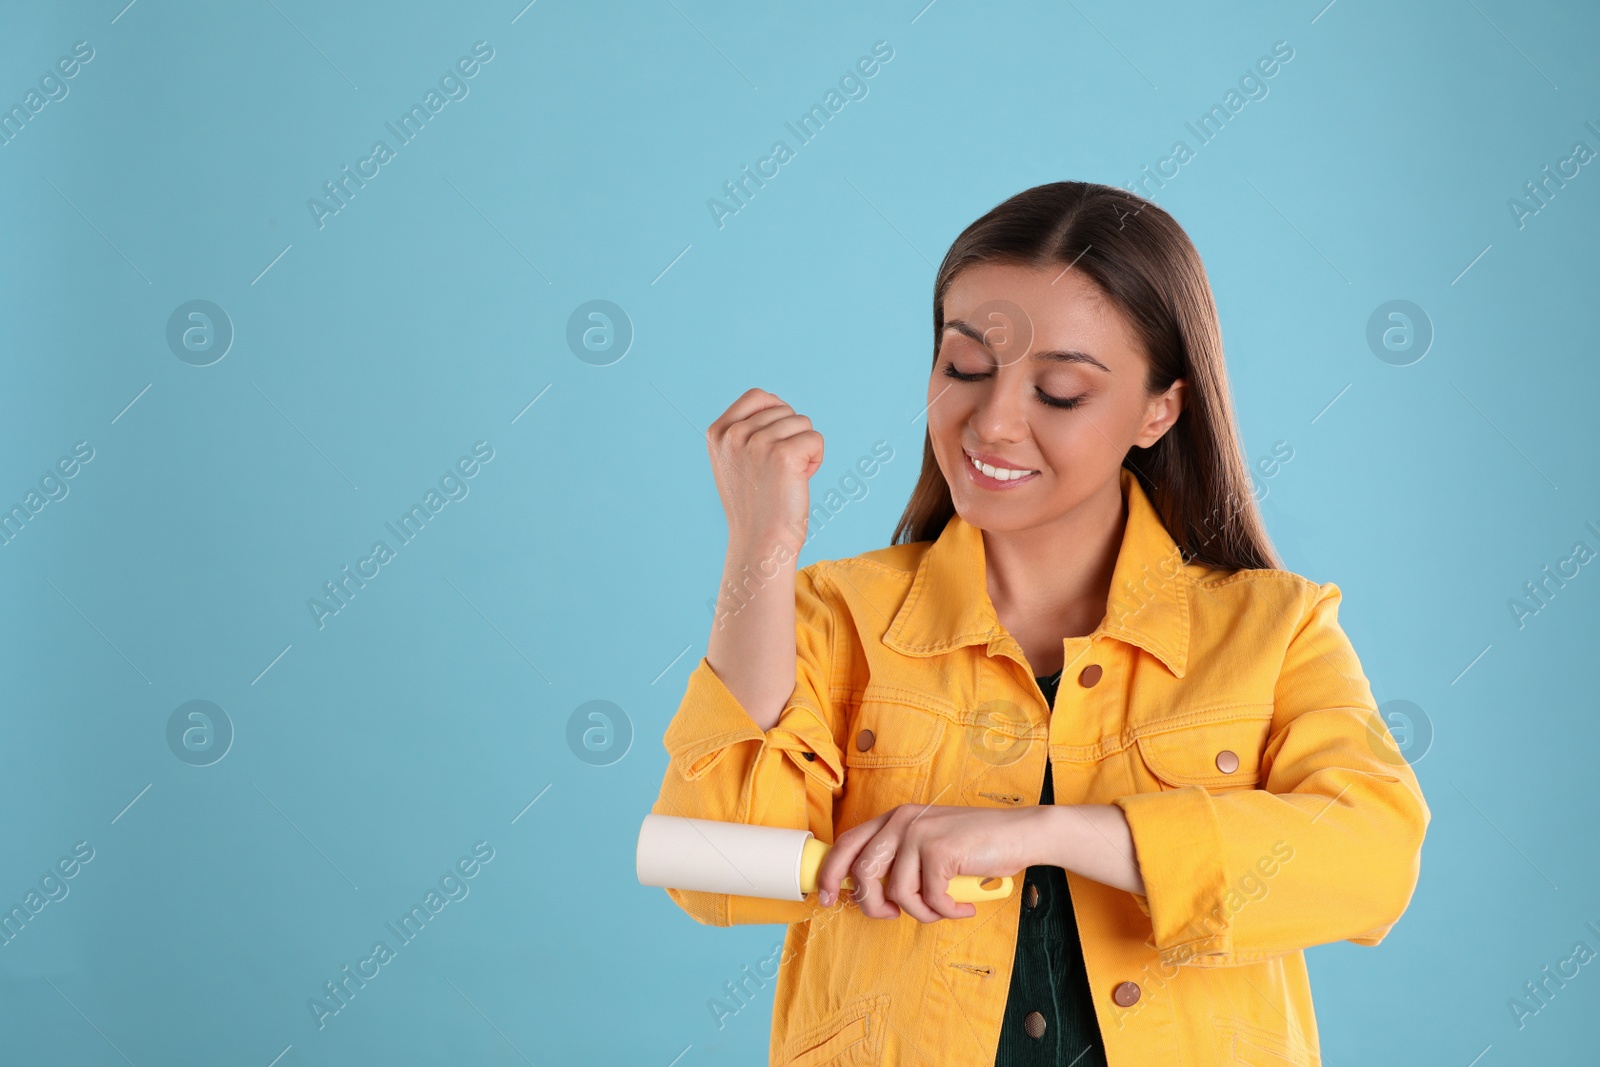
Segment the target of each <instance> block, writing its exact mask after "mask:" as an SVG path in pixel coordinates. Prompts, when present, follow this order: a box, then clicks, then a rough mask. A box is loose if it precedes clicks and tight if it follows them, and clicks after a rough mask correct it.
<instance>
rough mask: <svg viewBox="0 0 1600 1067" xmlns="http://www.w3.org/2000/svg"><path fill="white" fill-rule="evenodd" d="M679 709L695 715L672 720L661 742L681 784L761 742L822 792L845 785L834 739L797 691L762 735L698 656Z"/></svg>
mask: <svg viewBox="0 0 1600 1067" xmlns="http://www.w3.org/2000/svg"><path fill="white" fill-rule="evenodd" d="M682 706H683V707H684V708H685V709H693V711H692V712H691V713H688V714H680V715H677V716H675V717H674V718H673V720H672V723H671V724H670V725H669V726H668V727H667V732H666V735H665V737H664V738H663V742H664V744H665V745H666V748H667V752H668V754H669V755H670V756H671V758H672V765H673V767H675V768H676V770H677V773H678V774H679V775H680V776H681V777H682V778H683V780H684V781H689V782H692V781H695V780H696V779H699V778H704V777H705V776H706V775H707V774H710V773H711V771H712V770H713V769H714V768H715V767H716V765H717V764H718V763H719V762H721V760H722V758H723V757H724V756H725V755H727V753H728V750H729V748H730V747H732V746H733V745H736V744H738V743H739V742H741V741H761V742H762V743H763V745H764V746H766V747H769V748H773V749H778V750H780V751H784V752H787V753H788V754H789V758H790V759H791V760H793V761H794V763H795V765H796V766H798V767H799V768H800V770H801V771H803V772H804V773H805V774H806V775H807V776H809V777H811V778H814V779H816V781H817V783H818V784H820V785H822V786H823V787H825V788H827V789H829V790H834V789H837V788H839V787H840V786H841V785H842V784H843V783H844V763H843V759H842V757H841V756H840V754H839V749H838V746H837V745H836V744H835V743H834V739H833V734H832V733H831V732H830V731H829V729H828V727H827V725H826V724H825V723H824V722H823V719H822V716H821V714H820V713H819V712H818V710H817V709H816V708H815V707H814V706H813V705H812V703H811V702H810V701H809V700H808V699H807V698H806V697H805V696H804V695H803V694H802V693H800V692H799V691H798V690H797V691H796V692H795V693H794V694H793V695H791V696H790V698H789V703H788V706H787V707H785V708H784V709H783V713H782V714H781V715H779V716H778V721H777V722H776V723H774V724H773V726H772V729H770V730H768V731H766V732H765V733H763V732H762V730H761V728H760V727H759V726H757V725H756V723H755V720H754V719H752V718H750V714H749V713H748V712H747V711H745V710H744V707H743V705H741V704H740V703H739V701H738V699H737V698H736V697H735V696H734V695H733V694H732V693H731V692H729V690H728V687H727V686H726V685H724V684H723V681H722V679H721V678H719V677H717V672H716V671H714V670H712V669H711V664H710V662H709V661H707V660H706V658H705V657H704V656H701V657H700V662H699V663H698V664H696V665H695V669H694V670H693V671H692V672H690V674H689V684H688V688H687V690H686V691H685V693H684V697H683V701H682Z"/></svg>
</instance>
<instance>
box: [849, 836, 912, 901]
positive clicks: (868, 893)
mask: <svg viewBox="0 0 1600 1067" xmlns="http://www.w3.org/2000/svg"><path fill="white" fill-rule="evenodd" d="M896 848H897V841H896V838H895V836H894V835H893V834H892V833H890V832H888V831H887V830H880V831H879V832H878V833H877V834H875V835H874V836H873V839H872V841H871V842H869V843H868V845H867V846H866V847H864V848H863V849H862V850H861V854H860V855H859V856H857V857H856V860H855V862H854V863H852V864H851V865H850V874H851V877H852V878H854V880H855V883H856V889H855V891H854V892H853V893H851V895H850V899H851V900H853V901H854V902H855V904H856V906H857V907H859V908H860V909H861V914H863V915H865V916H867V917H868V918H870V919H894V918H898V917H899V915H900V907H899V905H897V904H895V903H894V901H892V900H886V899H885V898H884V895H883V879H884V878H885V876H887V875H888V874H889V873H890V871H891V870H892V868H893V866H894V860H895V852H896Z"/></svg>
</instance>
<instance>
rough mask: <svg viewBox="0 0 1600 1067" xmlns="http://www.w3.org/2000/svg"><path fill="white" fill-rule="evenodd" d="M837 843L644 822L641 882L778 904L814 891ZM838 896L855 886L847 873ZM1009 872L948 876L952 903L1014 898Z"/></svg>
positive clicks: (806, 835)
mask: <svg viewBox="0 0 1600 1067" xmlns="http://www.w3.org/2000/svg"><path fill="white" fill-rule="evenodd" d="M832 847H833V846H832V845H830V844H828V843H826V842H824V841H819V840H817V839H816V838H815V837H814V836H812V833H811V831H810V830H791V829H787V828H784V827H778V826H752V825H750V824H748V823H737V822H720V821H718V820H715V819H690V818H685V817H683V816H680V815H656V814H654V813H652V814H649V815H646V816H645V817H644V824H643V825H642V826H640V827H639V847H638V852H637V855H636V857H635V862H636V866H637V868H638V874H639V884H640V885H653V886H660V887H663V888H667V887H670V888H672V889H686V890H692V891H696V892H701V893H731V894H734V895H735V896H744V897H768V898H770V899H773V900H804V899H805V898H806V896H808V895H809V894H811V893H814V892H816V889H817V868H819V867H820V866H821V865H822V857H824V856H826V855H827V854H828V850H829V849H831V848H832ZM839 888H840V889H841V891H843V892H849V891H851V890H853V889H854V888H855V880H854V879H853V878H852V877H850V876H849V875H846V876H845V878H844V880H843V882H841V883H840V887H839ZM1011 888H1012V879H1011V876H1010V875H1006V876H1003V877H988V876H984V875H977V874H958V875H956V876H955V877H953V878H951V879H950V888H949V893H950V897H951V899H952V900H957V901H961V902H964V903H975V902H977V901H980V900H1004V899H1005V898H1006V897H1009V896H1010V895H1011Z"/></svg>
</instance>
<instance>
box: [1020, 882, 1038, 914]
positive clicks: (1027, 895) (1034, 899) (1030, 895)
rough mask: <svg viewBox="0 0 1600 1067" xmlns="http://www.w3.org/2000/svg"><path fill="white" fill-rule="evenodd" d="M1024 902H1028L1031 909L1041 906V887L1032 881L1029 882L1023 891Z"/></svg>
mask: <svg viewBox="0 0 1600 1067" xmlns="http://www.w3.org/2000/svg"><path fill="white" fill-rule="evenodd" d="M1022 902H1023V903H1024V904H1026V905H1027V906H1028V908H1029V909H1030V910H1031V909H1033V908H1037V907H1038V906H1039V887H1038V886H1036V885H1034V884H1033V883H1032V882H1029V883H1028V888H1027V889H1025V890H1023V891H1022Z"/></svg>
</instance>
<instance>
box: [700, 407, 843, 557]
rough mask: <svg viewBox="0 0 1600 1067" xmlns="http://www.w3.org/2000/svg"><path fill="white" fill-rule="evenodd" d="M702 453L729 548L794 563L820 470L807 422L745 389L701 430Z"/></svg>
mask: <svg viewBox="0 0 1600 1067" xmlns="http://www.w3.org/2000/svg"><path fill="white" fill-rule="evenodd" d="M706 451H707V452H708V453H709V455H710V457H711V471H712V474H713V476H714V477H715V478H716V480H717V493H718V495H720V496H721V497H722V508H723V511H725V512H726V513H727V516H728V544H729V547H730V548H731V549H733V548H737V549H745V550H749V551H755V552H761V553H765V552H770V551H774V550H776V549H777V548H779V547H786V548H788V550H789V559H791V560H793V559H798V558H799V555H800V549H801V546H803V545H804V544H805V538H806V518H807V515H808V513H809V512H810V510H811V490H810V486H809V481H810V478H811V476H812V475H813V474H815V473H816V472H817V469H818V468H819V467H821V466H822V435H821V434H820V433H818V432H817V431H816V430H813V429H812V428H811V420H810V419H809V418H807V417H806V416H804V415H800V414H796V413H795V410H794V409H793V408H792V407H790V406H789V405H788V404H785V403H784V402H783V401H782V400H781V399H779V398H778V397H776V396H774V395H773V394H772V393H769V392H767V391H765V390H764V389H748V390H746V391H745V393H744V394H743V395H742V396H740V397H739V399H737V400H735V401H734V402H733V403H732V404H731V405H729V406H728V410H726V411H724V412H723V413H722V414H721V416H719V417H718V418H717V421H716V422H714V423H712V424H711V428H710V429H709V430H707V431H706Z"/></svg>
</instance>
